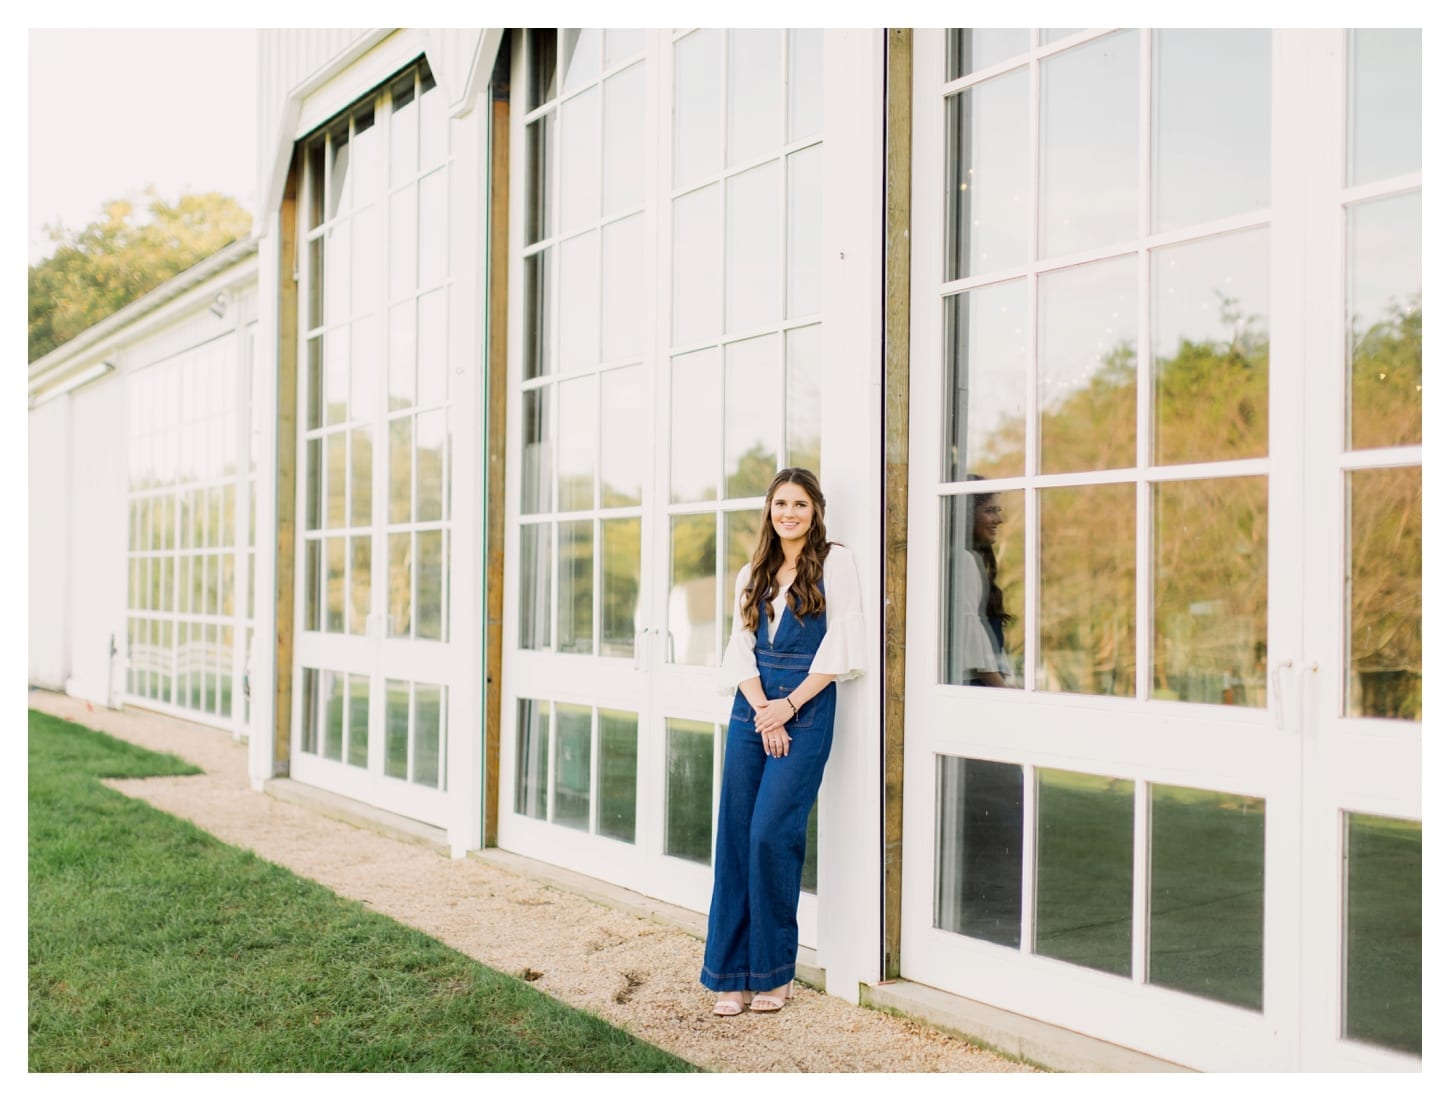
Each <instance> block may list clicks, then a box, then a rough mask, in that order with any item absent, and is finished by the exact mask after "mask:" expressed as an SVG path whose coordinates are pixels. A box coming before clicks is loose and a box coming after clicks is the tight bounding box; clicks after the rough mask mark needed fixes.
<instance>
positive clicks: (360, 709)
mask: <svg viewBox="0 0 1450 1101" xmlns="http://www.w3.org/2000/svg"><path fill="white" fill-rule="evenodd" d="M347 693H348V702H347V763H348V764H350V765H356V766H357V767H358V768H367V766H368V678H367V677H366V676H362V675H360V674H357V673H353V674H350V675H349V676H348V678H347Z"/></svg>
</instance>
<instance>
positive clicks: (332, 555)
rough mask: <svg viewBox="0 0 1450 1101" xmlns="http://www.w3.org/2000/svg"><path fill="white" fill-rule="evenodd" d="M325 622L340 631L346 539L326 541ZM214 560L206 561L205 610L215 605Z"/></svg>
mask: <svg viewBox="0 0 1450 1101" xmlns="http://www.w3.org/2000/svg"><path fill="white" fill-rule="evenodd" d="M326 542H327V624H326V626H325V627H324V630H328V631H341V630H342V627H343V610H344V607H345V605H346V603H347V599H346V598H347V540H346V539H340V538H339V539H328V540H327V541H326ZM215 570H216V563H215V560H211V561H208V563H207V588H208V594H207V597H206V610H207V611H208V612H210V610H211V609H212V608H213V607H215V605H214V603H213V599H214V598H213V593H214V592H215V584H216V583H215V580H214V579H215V577H216V573H215Z"/></svg>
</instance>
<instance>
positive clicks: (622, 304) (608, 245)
mask: <svg viewBox="0 0 1450 1101" xmlns="http://www.w3.org/2000/svg"><path fill="white" fill-rule="evenodd" d="M644 230H645V226H644V215H643V214H636V215H635V216H634V217H632V218H625V219H623V220H622V221H618V222H611V223H610V224H609V225H607V226H605V227H604V229H603V231H602V233H601V240H600V244H601V248H602V249H603V256H602V257H601V260H600V263H601V265H602V268H603V274H602V277H601V280H600V282H601V284H602V285H601V288H600V293H601V295H602V299H603V318H602V322H601V334H600V344H601V347H600V358H601V359H602V360H603V361H604V362H606V363H609V362H613V361H616V360H621V359H640V358H643V356H644V347H645V332H646V321H647V319H648V316H649V313H650V310H649V301H648V298H647V296H646V293H645V290H646V285H647V275H648V273H649V270H650V266H647V265H646V263H645V258H646V254H647V249H646V244H645V232H644Z"/></svg>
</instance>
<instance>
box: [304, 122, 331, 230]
mask: <svg viewBox="0 0 1450 1101" xmlns="http://www.w3.org/2000/svg"><path fill="white" fill-rule="evenodd" d="M326 157H327V148H326V146H325V145H324V144H323V143H322V142H321V141H319V140H315V139H314V141H313V143H312V145H311V146H309V147H308V149H307V196H308V201H307V228H308V229H316V228H317V227H318V226H320V225H321V224H322V223H323V221H324V220H325V219H326V217H327V215H326V213H325V212H324V210H323V203H322V199H323V194H324V192H323V182H324V180H325V178H326V175H327V168H326V163H327V162H326V159H325V158H326Z"/></svg>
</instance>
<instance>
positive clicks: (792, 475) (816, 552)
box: [740, 466, 831, 632]
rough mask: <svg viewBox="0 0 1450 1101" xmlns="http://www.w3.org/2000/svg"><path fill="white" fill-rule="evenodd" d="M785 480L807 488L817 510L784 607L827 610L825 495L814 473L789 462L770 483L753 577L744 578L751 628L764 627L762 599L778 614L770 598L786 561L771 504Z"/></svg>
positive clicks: (801, 611)
mask: <svg viewBox="0 0 1450 1101" xmlns="http://www.w3.org/2000/svg"><path fill="white" fill-rule="evenodd" d="M783 485H797V486H800V487H801V488H802V489H803V490H805V491H806V496H807V497H809V498H810V499H811V508H812V511H813V512H814V515H813V516H812V517H811V529H810V531H808V532H806V541H805V545H804V546H803V547H801V553H800V558H799V559H798V560H797V561H796V572H795V580H794V581H792V582H791V585H790V590H789V591H788V592H787V593H786V597H785V603H786V607H788V608H789V609H790V610H791V611H792V612H793V613H795V615H796V617H797V618H800V617H803V616H807V615H816V614H818V613H820V612H823V611H825V610H826V598H825V595H824V594H823V593H822V592H821V589H820V581H821V577H822V575H823V574H824V573H825V563H826V555H828V554H830V553H831V544H830V543H829V542H828V541H827V540H826V498H825V497H824V496H823V495H822V493H821V483H820V481H819V480H818V479H817V478H816V476H815V475H814V474H812V473H811V472H810V471H809V470H806V469H805V468H804V467H799V466H789V467H786V468H785V469H784V470H782V471H780V472H779V473H778V474H776V476H775V477H774V478H772V479H771V480H770V488H769V489H767V490H766V491H765V508H764V509H763V510H762V512H761V516H760V537H759V538H758V539H757V540H756V541H755V553H754V554H752V555H751V556H750V580H749V581H747V582H746V583H745V594H744V595H743V596H742V597H741V600H740V613H741V622H742V625H743V626H744V627H745V628H747V629H748V630H750V631H751V632H754V631H756V630H757V629H758V628H759V626H760V603H761V601H764V602H765V615H766V618H767V619H774V618H775V608H774V607H772V606H771V601H773V600H774V599H775V597H776V582H775V575H776V574H777V573H779V572H780V568H781V566H783V565H785V551H783V550H781V547H780V537H779V536H777V535H776V534H775V525H774V524H772V523H771V522H770V503H771V502H772V501H773V500H775V491H776V490H778V489H779V488H780V487H781V486H783Z"/></svg>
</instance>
